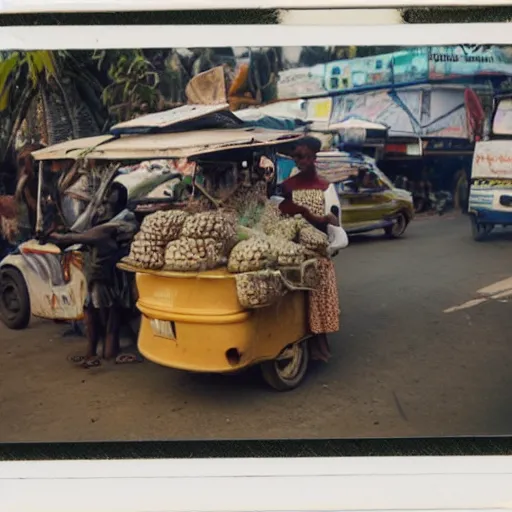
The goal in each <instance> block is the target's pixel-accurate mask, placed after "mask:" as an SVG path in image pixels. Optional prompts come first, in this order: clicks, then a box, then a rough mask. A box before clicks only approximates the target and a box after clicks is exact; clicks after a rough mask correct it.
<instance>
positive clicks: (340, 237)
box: [327, 224, 348, 257]
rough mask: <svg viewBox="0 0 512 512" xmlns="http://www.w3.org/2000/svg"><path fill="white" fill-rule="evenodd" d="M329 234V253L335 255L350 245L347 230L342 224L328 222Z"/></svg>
mask: <svg viewBox="0 0 512 512" xmlns="http://www.w3.org/2000/svg"><path fill="white" fill-rule="evenodd" d="M327 236H328V237H329V246H328V247H327V254H329V256H331V257H333V256H336V255H337V254H338V251H339V250H341V249H345V247H347V246H348V236H347V233H346V232H345V230H344V229H343V228H342V227H340V226H333V225H332V224H328V226H327Z"/></svg>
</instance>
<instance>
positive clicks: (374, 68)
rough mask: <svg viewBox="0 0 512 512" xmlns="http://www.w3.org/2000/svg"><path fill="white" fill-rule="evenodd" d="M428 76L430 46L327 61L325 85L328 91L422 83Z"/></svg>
mask: <svg viewBox="0 0 512 512" xmlns="http://www.w3.org/2000/svg"><path fill="white" fill-rule="evenodd" d="M427 78H428V51H427V48H417V49H410V50H403V51H400V52H394V53H388V54H384V55H376V56H372V57H364V58H359V59H351V60H343V61H336V62H330V63H328V64H326V76H325V87H326V90H327V91H329V92H342V91H347V92H348V91H353V90H357V89H362V88H372V87H386V86H392V85H400V84H404V85H405V84H408V83H411V82H420V81H424V80H427Z"/></svg>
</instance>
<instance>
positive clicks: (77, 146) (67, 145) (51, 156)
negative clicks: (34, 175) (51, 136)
mask: <svg viewBox="0 0 512 512" xmlns="http://www.w3.org/2000/svg"><path fill="white" fill-rule="evenodd" d="M113 138H114V136H113V135H99V136H96V137H85V138H82V139H74V140H68V141H66V142H60V143H59V144H54V145H53V146H48V147H47V148H43V149H39V150H38V151H34V152H33V153H32V156H33V157H34V158H35V159H36V160H64V159H66V158H73V159H74V158H76V156H75V155H76V154H77V153H78V152H81V151H85V150H87V149H90V148H94V147H96V146H98V145H100V144H103V143H105V142H108V141H109V140H112V139H113ZM71 153H73V156H70V154H71Z"/></svg>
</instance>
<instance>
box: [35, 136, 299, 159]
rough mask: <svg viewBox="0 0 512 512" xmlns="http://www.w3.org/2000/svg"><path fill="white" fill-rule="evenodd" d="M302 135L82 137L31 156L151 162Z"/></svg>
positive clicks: (284, 140)
mask: <svg viewBox="0 0 512 512" xmlns="http://www.w3.org/2000/svg"><path fill="white" fill-rule="evenodd" d="M302 136H303V135H302V133H293V132H290V131H279V130H265V129H262V128H238V129H223V130H198V131H189V132H174V133H156V134H146V135H140V134H139V135H123V136H120V137H117V138H116V137H110V139H109V138H105V139H103V140H92V139H98V138H96V137H94V138H86V139H77V140H76V141H72V142H73V145H72V146H71V147H68V146H66V144H68V143H64V144H62V145H58V146H60V147H57V146H51V147H48V148H45V149H42V150H39V151H35V152H34V153H32V155H33V156H34V158H35V159H36V160H54V159H79V158H82V157H83V156H87V158H89V159H96V160H154V159H167V158H176V159H177V158H189V159H191V158H194V157H198V156H200V155H206V154H212V153H219V152H223V151H230V150H236V149H244V148H249V147H251V148H252V147H258V146H280V145H284V144H287V143H290V142H293V141H295V140H298V139H299V138H301V137H302Z"/></svg>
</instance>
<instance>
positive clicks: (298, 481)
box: [0, 0, 512, 512]
mask: <svg viewBox="0 0 512 512" xmlns="http://www.w3.org/2000/svg"><path fill="white" fill-rule="evenodd" d="M15 1H16V3H17V5H19V4H20V3H21V0H15ZM34 3H35V2H34ZM37 3H38V4H39V2H37ZM84 3H85V2H84ZM84 3H83V4H84ZM113 3H114V2H111V3H109V5H111V4H113ZM121 3H122V2H121V1H119V2H115V4H116V6H115V7H114V8H115V9H119V8H120V4H121ZM154 3H156V2H154ZM234 3H235V2H233V4H234ZM261 3H262V2H260V5H261ZM337 3H338V4H339V3H341V2H337ZM419 3H420V2H418V4H419ZM426 3H427V2H426V0H423V1H422V2H421V4H422V5H425V4H426ZM468 3H469V2H456V1H452V2H450V4H451V5H467V4H468ZM10 4H11V5H12V0H10ZM45 4H46V5H48V4H49V0H48V2H45ZM62 4H64V2H61V5H62ZM69 4H70V5H71V2H69ZM83 4H82V6H83ZM99 4H100V2H98V1H97V2H96V8H95V9H94V10H97V9H98V5H99ZM101 4H102V5H105V4H106V2H101ZM191 4H192V2H191V1H190V2H187V8H188V9H189V10H190V9H191ZM236 4H237V5H236V6H237V7H239V6H240V3H239V2H236ZM296 4H297V2H295V3H294V6H296ZM382 4H383V3H382ZM431 4H432V5H433V4H434V3H433V2H432V3H431ZM435 4H436V5H439V4H440V2H439V1H438V2H435ZM359 5H360V4H359ZM408 5H417V4H412V3H408ZM471 5H473V4H471ZM479 5H480V4H479ZM486 5H509V2H500V3H492V4H491V3H490V2H489V3H487V4H486ZM5 6H7V7H8V6H9V0H4V1H3V3H1V4H0V7H1V8H4V7H5ZM382 6H383V7H384V5H382ZM392 6H393V5H391V7H392ZM400 6H403V3H402V4H400ZM173 7H175V6H174V5H173ZM247 7H249V4H247ZM385 7H390V3H389V2H387V3H386V5H385ZM82 8H83V7H82ZM167 8H168V7H167ZM317 8H318V7H317ZM78 9H80V7H77V6H76V5H73V6H72V10H74V11H76V10H78ZM111 9H112V7H108V8H105V10H111ZM146 9H148V7H147V4H146V5H145V10H146ZM151 9H153V10H156V7H151ZM126 10H127V9H126ZM3 12H6V11H5V10H4V11H3ZM402 27H407V26H406V25H404V26H396V25H393V26H389V27H371V30H372V34H371V36H370V37H368V36H363V34H362V33H361V31H362V30H364V29H368V28H369V27H362V26H360V27H355V26H347V27H315V28H314V29H312V27H307V30H308V32H307V34H308V37H307V40H308V44H330V43H331V44H332V42H334V41H335V42H336V44H357V43H359V41H360V42H361V43H359V44H366V45H372V44H381V45H382V44H383V41H384V40H385V41H386V42H385V44H397V43H393V42H392V41H398V40H399V39H401V43H398V44H403V41H404V39H405V40H407V44H408V45H422V44H432V43H433V42H434V41H435V42H436V43H437V44H439V43H440V39H439V37H438V36H439V33H440V32H442V33H443V37H442V42H443V44H450V43H451V44H460V43H461V42H464V43H475V44H478V43H484V42H486V43H487V44H489V43H494V44H505V43H506V42H510V37H504V35H505V34H506V31H504V30H503V29H505V28H508V29H509V28H510V25H508V24H487V25H482V24H476V25H474V24H467V25H460V26H459V25H450V31H449V32H450V33H449V34H446V32H447V31H446V30H443V28H446V27H443V26H442V25H432V26H421V25H420V26H417V25H414V26H410V27H409V28H410V29H409V30H402ZM107 28H108V29H109V30H110V28H111V27H15V28H13V29H12V30H9V29H11V27H5V28H2V29H0V46H2V47H4V48H5V47H7V48H18V49H33V48H34V42H33V41H35V40H44V41H45V44H49V43H51V44H52V45H53V46H51V47H49V48H51V49H53V48H55V49H57V48H59V49H60V48H71V47H72V48H83V47H84V46H86V47H88V48H120V47H127V46H132V47H133V46H135V45H137V46H141V47H146V48H148V47H157V46H170V45H180V46H190V47H192V46H199V45H200V41H201V39H203V41H204V39H205V38H209V37H215V38H216V39H215V46H223V45H224V44H227V43H226V42H224V41H227V39H226V34H225V32H226V27H225V26H224V27H216V28H214V30H213V31H209V30H208V29H210V28H211V27H194V28H193V29H192V27H190V26H188V27H173V30H172V31H170V30H169V26H164V27H142V30H143V31H144V28H145V29H146V32H145V35H144V37H139V34H138V33H136V34H135V33H134V32H135V31H137V32H138V31H139V30H140V27H133V26H132V27H124V29H125V30H124V32H125V34H124V35H123V41H126V42H127V43H128V44H124V45H120V44H119V42H118V41H116V45H115V46H112V45H111V44H105V42H106V41H107V40H108V39H109V38H112V37H113V34H112V33H111V32H110V33H108V32H107V30H106V29H107ZM115 28H116V29H123V27H115ZM233 28H235V27H233ZM238 28H240V29H241V30H238V32H237V39H236V41H244V44H242V46H246V45H248V39H247V37H248V35H250V34H251V32H258V35H260V34H261V32H260V29H261V27H254V26H252V27H251V29H252V30H251V31H247V29H246V28H244V27H243V26H239V27H236V29H238ZM267 28H269V27H264V29H265V30H266V29H267ZM272 28H273V27H272ZM275 28H277V29H278V30H274V31H273V32H266V34H265V35H266V36H268V35H272V37H273V39H272V40H271V41H272V42H270V41H269V40H266V39H265V44H275V45H286V44H288V45H289V41H297V43H296V44H298V45H300V44H302V43H301V40H303V39H304V37H303V33H302V32H303V30H304V28H305V27H291V28H292V29H293V30H292V31H286V30H283V29H285V28H286V27H283V26H277V27H275ZM420 28H421V29H422V30H421V31H420V30H419V29H420ZM498 28H499V29H500V30H498ZM39 29H45V30H42V31H41V30H39ZM62 29H65V30H62ZM66 29H68V30H66ZM90 29H93V30H90ZM94 29H96V30H94ZM176 29H178V32H179V31H180V30H181V34H180V33H176V32H175V30H176ZM255 29H256V30H255ZM329 29H331V30H329ZM334 29H335V30H334ZM381 29H383V30H381ZM78 30H80V32H82V31H84V32H86V35H85V36H84V35H83V34H82V33H78ZM326 30H327V31H328V34H327V35H326V34H325V33H326ZM424 30H426V31H427V32H428V37H425V34H424V33H423V31H424ZM278 31H279V32H281V34H278V33H277V32H278ZM155 32H158V34H156V33H155ZM185 32H188V34H189V36H188V37H185V38H183V37H182V36H183V34H184V33H185ZM194 32H195V34H194ZM223 32H224V34H222V33H223ZM230 32H231V31H230ZM436 32H437V34H436ZM285 33H286V35H285ZM301 33H302V35H301ZM420 33H421V34H420ZM151 34H153V35H154V36H155V37H153V35H151ZM116 35H117V34H116ZM148 35H149V36H150V37H149V40H148V39H145V40H144V41H142V39H144V38H146V37H147V36H148ZM198 35H199V36H200V37H199V39H198V38H197V36H198ZM253 35H254V34H252V35H251V37H252V36H253ZM452 35H453V36H454V37H451V36H452ZM254 36H255V35H254ZM291 36H293V38H292V39H290V37H291ZM461 36H463V37H461ZM43 37H44V39H43ZM178 37H180V38H181V39H180V40H178ZM434 37H435V39H434ZM66 38H70V39H68V41H72V40H73V39H74V40H75V42H74V46H71V45H70V44H67V43H66V42H65V41H66ZM219 38H221V39H219ZM228 38H229V45H230V46H231V45H233V40H234V39H233V36H232V35H231V34H229V36H228ZM363 38H364V42H363ZM192 39H194V40H195V42H193V41H192ZM507 39H508V41H507ZM254 40H258V38H257V37H256V36H255V37H254ZM263 40H264V37H260V38H259V44H261V41H263ZM63 41H64V42H63ZM139 41H140V43H139ZM279 41H281V42H279ZM328 41H330V43H329V42H328ZM158 42H160V44H155V43H158ZM210 44H211V43H210ZM252 44H258V43H250V45H252ZM431 441H432V442H433V443H435V442H436V440H431ZM439 441H442V440H439ZM468 441H469V440H468ZM503 441H504V442H506V443H507V444H509V439H503ZM411 442H412V443H415V442H417V443H418V444H421V442H422V441H420V440H418V441H414V440H411ZM304 443H306V441H304ZM382 443H386V441H385V440H382ZM496 443H497V444H499V441H498V440H497V441H496ZM259 444H264V442H263V441H261V442H259ZM68 453H69V452H68ZM127 454H128V452H127V451H124V454H123V457H124V456H126V455H127ZM69 455H71V453H69ZM69 455H68V456H69ZM511 484H512V464H511V460H510V458H509V457H506V458H505V457H469V458H468V457H442V458H435V457H429V458H423V457H421V458H420V457H404V458H402V459H400V460H398V459H397V458H394V457H389V458H350V459H333V458H330V459H318V458H301V459H276V458H273V459H263V460H255V459H248V458H244V459H242V460H240V459H237V460H230V459H221V460H217V459H216V460H205V459H196V460H193V461H191V460H186V459H185V458H181V459H176V460H160V461H155V460H147V461H141V460H122V461H112V460H110V461H108V460H105V461H80V462H78V461H75V462H70V461H60V462H2V463H0V508H1V509H2V510H5V511H6V512H11V511H27V510H51V511H52V512H61V511H62V512H64V511H65V512H70V511H73V510H83V511H91V510H108V511H109V512H117V511H123V512H131V511H134V512H135V511H147V512H149V511H151V512H160V511H162V512H163V511H174V510H176V511H178V510H179V511H184V512H185V511H191V510H195V511H199V510H208V511H221V510H222V511H234V510H261V511H263V510H267V511H269V512H270V511H281V512H282V511H292V510H296V511H298V510H301V511H306V510H317V511H328V510H329V511H332V510H365V511H371V510H388V511H389V510H403V511H405V510H411V511H412V510H427V509H430V510H472V511H476V510H508V509H510V508H511V507H512V485H511Z"/></svg>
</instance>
